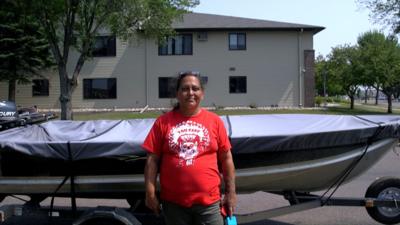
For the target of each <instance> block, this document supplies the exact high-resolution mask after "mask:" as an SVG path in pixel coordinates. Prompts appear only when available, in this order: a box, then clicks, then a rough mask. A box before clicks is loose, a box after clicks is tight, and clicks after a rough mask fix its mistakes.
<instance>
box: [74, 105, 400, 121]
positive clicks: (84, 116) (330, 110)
mask: <svg viewBox="0 0 400 225" xmlns="http://www.w3.org/2000/svg"><path fill="white" fill-rule="evenodd" d="M386 110H387V108H386V107H385V106H375V105H368V104H367V105H365V104H357V105H355V107H354V109H352V110H351V109H350V107H349V104H346V103H342V104H341V105H339V106H334V107H327V108H325V109H268V110H262V109H240V110H216V111H214V112H215V113H217V114H218V115H249V114H289V113H291V114H294V113H304V114H336V115H338V114H339V115H363V114H364V115H365V114H386ZM162 113H164V112H162V111H146V112H144V113H139V112H91V113H86V112H85V113H74V120H127V119H142V118H156V117H158V116H159V115H161V114H162ZM393 114H400V109H399V108H394V109H393Z"/></svg>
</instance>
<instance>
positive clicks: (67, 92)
mask: <svg viewBox="0 0 400 225" xmlns="http://www.w3.org/2000/svg"><path fill="white" fill-rule="evenodd" d="M58 74H59V77H60V98H59V100H60V105H61V120H73V115H72V103H71V96H72V91H71V84H70V81H69V79H68V74H67V69H66V66H63V65H61V66H60V65H59V66H58Z"/></svg>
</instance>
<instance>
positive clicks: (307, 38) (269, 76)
mask: <svg viewBox="0 0 400 225" xmlns="http://www.w3.org/2000/svg"><path fill="white" fill-rule="evenodd" d="M232 32H234V31H232ZM229 33H230V32H228V31H226V32H222V31H220V32H208V40H207V41H197V38H196V33H194V34H193V55H192V56H158V52H157V46H156V45H154V44H153V43H152V42H150V43H149V46H148V47H147V48H148V50H149V53H148V55H149V59H148V61H149V62H151V63H152V65H154V66H151V67H150V68H149V70H148V75H149V80H150V83H151V84H157V83H158V77H160V76H176V75H177V74H178V73H179V72H180V71H185V70H195V71H199V72H200V73H201V75H202V76H207V77H208V84H207V86H206V97H205V100H204V105H205V106H212V105H214V104H215V105H217V106H249V105H250V104H253V105H257V106H270V105H279V106H298V105H299V95H300V90H299V79H300V76H301V74H300V71H301V68H300V66H301V67H302V65H303V55H304V54H303V50H304V49H312V47H313V46H312V34H311V33H310V34H307V33H300V32H287V31H286V32H283V31H282V32H276V31H270V32H268V31H257V32H255V31H252V32H246V50H235V51H232V50H229V47H228V34H229ZM299 57H300V59H299ZM229 76H246V77H247V93H246V94H230V93H229ZM302 91H304V90H302ZM149 100H150V101H149V102H150V105H151V106H156V105H162V106H169V105H170V101H171V100H169V99H159V98H158V85H154V86H151V87H149Z"/></svg>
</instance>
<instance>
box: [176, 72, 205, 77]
mask: <svg viewBox="0 0 400 225" xmlns="http://www.w3.org/2000/svg"><path fill="white" fill-rule="evenodd" d="M187 75H193V76H196V77H199V76H200V72H198V71H183V72H180V73H179V78H182V77H184V76H187Z"/></svg>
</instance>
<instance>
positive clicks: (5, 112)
mask: <svg viewBox="0 0 400 225" xmlns="http://www.w3.org/2000/svg"><path fill="white" fill-rule="evenodd" d="M24 124H25V123H24V120H20V118H19V114H18V111H17V106H16V105H15V102H12V101H0V129H1V130H3V129H8V128H12V127H15V126H21V125H24Z"/></svg>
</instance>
